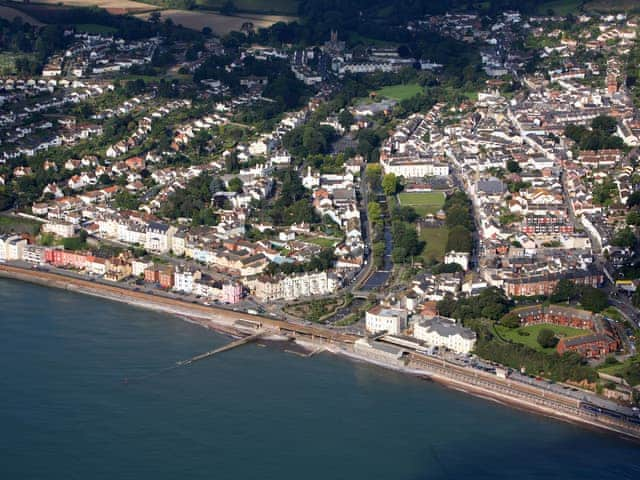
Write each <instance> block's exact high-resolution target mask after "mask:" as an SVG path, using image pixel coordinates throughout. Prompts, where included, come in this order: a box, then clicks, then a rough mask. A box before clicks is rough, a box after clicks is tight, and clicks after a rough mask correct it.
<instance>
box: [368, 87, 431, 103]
mask: <svg viewBox="0 0 640 480" xmlns="http://www.w3.org/2000/svg"><path fill="white" fill-rule="evenodd" d="M421 92H422V87H421V86H420V85H418V84H417V83H408V84H406V85H402V84H400V85H390V86H388V87H384V88H381V89H380V90H376V94H377V95H378V98H380V97H386V98H390V99H392V100H396V101H398V102H401V101H402V100H406V99H407V98H411V97H413V96H415V95H417V94H418V93H421Z"/></svg>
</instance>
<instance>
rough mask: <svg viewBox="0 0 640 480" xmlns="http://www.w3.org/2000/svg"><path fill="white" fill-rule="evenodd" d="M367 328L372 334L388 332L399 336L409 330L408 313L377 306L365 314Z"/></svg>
mask: <svg viewBox="0 0 640 480" xmlns="http://www.w3.org/2000/svg"><path fill="white" fill-rule="evenodd" d="M365 326H366V329H367V331H368V332H371V333H380V332H387V333H389V334H391V335H399V334H400V333H402V331H403V330H404V329H405V328H407V311H406V310H403V309H400V308H391V307H386V306H384V305H376V306H375V307H373V308H372V309H370V310H368V311H367V313H366V314H365Z"/></svg>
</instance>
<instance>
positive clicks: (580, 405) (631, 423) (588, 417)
mask: <svg viewBox="0 0 640 480" xmlns="http://www.w3.org/2000/svg"><path fill="white" fill-rule="evenodd" d="M2 276H4V277H8V278H13V279H17V280H23V281H28V282H32V283H38V284H41V285H44V286H48V287H55V288H60V289H64V290H69V291H74V292H78V293H85V294H90V295H96V296H100V297H103V298H106V299H110V300H115V301H120V302H125V303H130V304H133V305H138V306H140V307H145V308H151V309H154V310H161V311H164V312H168V313H171V314H175V315H182V316H185V317H190V318H193V319H199V320H201V322H200V323H201V324H202V325H205V326H208V325H209V323H207V322H212V323H211V324H210V325H211V326H214V325H215V328H216V329H218V330H221V331H226V332H228V333H230V334H232V335H237V334H238V332H240V333H241V334H244V335H247V336H248V337H251V336H253V335H258V334H266V332H272V333H273V334H278V335H282V336H285V337H288V338H291V339H295V340H299V341H307V342H309V343H311V344H316V345H326V346H327V347H330V348H329V349H330V350H333V351H336V352H340V351H342V352H344V353H345V354H347V355H348V356H349V355H350V354H353V344H354V343H355V342H356V341H357V340H358V339H360V338H361V337H360V336H358V335H352V334H348V333H343V332H339V331H335V330H331V329H328V328H325V327H321V326H316V325H301V324H298V323H293V322H288V321H284V320H277V319H273V318H268V317H264V316H261V315H255V314H249V313H245V312H237V311H232V310H227V309H223V308H218V307H211V306H205V305H201V304H196V303H188V302H186V301H183V300H180V299H175V298H169V297H167V296H164V295H162V294H159V293H155V294H151V293H145V292H138V291H135V290H133V289H129V288H125V287H122V286H112V285H108V284H104V283H97V282H91V281H88V280H84V279H78V278H76V277H71V276H66V275H64V274H63V273H51V272H46V271H40V270H33V269H27V268H20V267H14V266H10V265H7V264H0V277H2ZM246 338H247V337H245V338H243V339H242V340H243V342H242V343H246V342H247V340H246ZM234 343H235V342H231V344H230V345H233V344H234ZM230 345H227V346H225V347H220V349H216V350H212V351H210V352H206V353H204V354H200V355H197V356H196V357H193V358H192V359H188V360H185V361H183V362H184V364H185V365H188V364H191V363H193V362H194V361H198V360H201V359H204V358H207V357H209V356H211V355H215V354H216V353H220V351H221V350H222V351H224V350H228V349H230V348H233V347H232V346H230ZM374 363H375V362H374ZM180 366H181V364H180V363H178V364H174V365H172V366H171V367H168V368H165V369H163V370H161V371H159V372H156V373H152V374H149V375H145V376H143V377H139V378H137V379H133V380H134V381H135V380H142V379H145V378H148V377H150V376H154V375H157V374H159V373H162V372H165V371H168V370H171V369H173V368H179V367H180ZM382 366H385V365H384V364H382ZM402 369H403V370H405V369H411V370H412V372H413V373H414V374H418V375H425V376H427V377H428V376H430V375H431V376H433V379H434V380H436V381H441V382H442V383H445V384H450V385H451V386H452V387H454V388H461V389H462V390H463V391H467V390H468V391H469V392H471V393H477V394H478V395H480V396H483V395H486V396H487V397H491V398H495V399H496V400H498V401H504V402H505V403H508V404H512V405H516V406H521V407H524V408H531V409H534V410H538V411H541V412H543V413H546V414H548V415H550V416H555V417H557V418H562V419H565V420H570V421H575V422H581V423H585V424H588V425H591V426H594V427H599V428H603V429H606V430H611V431H615V432H617V433H620V434H623V435H626V436H629V437H633V438H636V439H640V421H638V420H637V419H636V418H635V417H630V416H629V415H627V414H624V413H621V412H618V411H614V410H608V409H605V408H600V407H597V406H595V405H591V404H589V403H588V402H587V401H586V399H579V398H575V397H571V396H566V395H562V393H559V392H552V391H550V390H548V389H545V388H544V386H543V385H540V386H538V385H528V384H526V383H523V382H520V381H518V380H515V379H508V378H500V377H497V376H495V375H493V374H490V373H487V372H484V371H481V370H476V369H474V370H471V369H469V368H465V367H464V366H459V365H456V364H453V363H451V362H448V361H447V360H446V359H443V358H435V357H432V356H428V355H424V354H422V353H419V352H411V353H409V352H407V353H406V354H405V356H404V361H403V367H402ZM125 383H127V379H125Z"/></svg>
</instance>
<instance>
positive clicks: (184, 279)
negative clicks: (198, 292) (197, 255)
mask: <svg viewBox="0 0 640 480" xmlns="http://www.w3.org/2000/svg"><path fill="white" fill-rule="evenodd" d="M201 276H202V274H201V273H200V272H199V271H195V272H194V271H191V270H189V269H178V268H176V271H175V273H174V274H173V289H174V290H175V291H176V292H182V293H187V294H190V293H192V292H193V283H194V281H195V280H200V277H201Z"/></svg>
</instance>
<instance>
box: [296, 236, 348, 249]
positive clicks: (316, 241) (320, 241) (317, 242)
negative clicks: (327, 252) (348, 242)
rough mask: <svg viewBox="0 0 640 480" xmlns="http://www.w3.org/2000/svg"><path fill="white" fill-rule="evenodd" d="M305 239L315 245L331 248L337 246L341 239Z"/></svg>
mask: <svg viewBox="0 0 640 480" xmlns="http://www.w3.org/2000/svg"><path fill="white" fill-rule="evenodd" d="M303 241H304V242H307V243H313V244H314V245H318V246H320V247H322V248H331V247H333V246H335V245H336V244H337V243H338V242H339V241H340V239H339V238H330V237H313V238H305V239H304V240H303Z"/></svg>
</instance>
